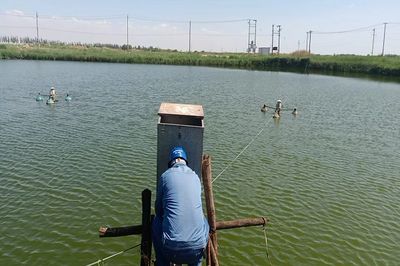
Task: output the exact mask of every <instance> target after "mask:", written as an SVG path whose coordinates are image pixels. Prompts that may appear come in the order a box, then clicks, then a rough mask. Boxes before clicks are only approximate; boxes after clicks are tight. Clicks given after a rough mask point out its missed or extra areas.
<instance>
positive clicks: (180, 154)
mask: <svg viewBox="0 0 400 266" xmlns="http://www.w3.org/2000/svg"><path fill="white" fill-rule="evenodd" d="M178 158H181V159H184V160H185V161H186V163H187V156H186V152H185V149H184V148H183V147H181V146H177V147H174V148H172V150H171V152H170V154H169V165H170V166H171V163H172V161H173V160H175V159H178Z"/></svg>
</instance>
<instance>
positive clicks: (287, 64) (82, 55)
mask: <svg viewBox="0 0 400 266" xmlns="http://www.w3.org/2000/svg"><path fill="white" fill-rule="evenodd" d="M0 59H30V60H65V61H87V62H116V63H136V64H165V65H195V66H214V67H227V68H243V69H256V70H281V71H299V72H308V71H320V72H330V73H365V74H373V75H382V76H400V57H399V56H384V57H382V56H355V55H337V56H322V55H309V54H308V53H294V54H291V55H280V56H275V55H274V56H265V55H258V54H237V53H236V54H235V53H204V52H202V53H197V52H194V53H187V52H171V51H153V52H152V51H139V50H130V51H125V50H121V49H111V48H100V47H76V46H50V45H47V46H40V47H38V46H29V45H4V44H2V45H0Z"/></svg>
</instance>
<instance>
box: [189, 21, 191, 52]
mask: <svg viewBox="0 0 400 266" xmlns="http://www.w3.org/2000/svg"><path fill="white" fill-rule="evenodd" d="M191 50H192V21H191V20H190V21H189V53H190V52H191Z"/></svg>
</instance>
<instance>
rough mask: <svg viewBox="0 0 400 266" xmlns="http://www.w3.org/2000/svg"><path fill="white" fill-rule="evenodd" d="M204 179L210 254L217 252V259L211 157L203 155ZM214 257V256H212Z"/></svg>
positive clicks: (216, 255) (216, 253)
mask: <svg viewBox="0 0 400 266" xmlns="http://www.w3.org/2000/svg"><path fill="white" fill-rule="evenodd" d="M201 170H202V177H203V186H204V195H205V199H206V208H207V217H208V224H209V225H210V240H211V241H210V242H209V244H210V243H212V245H213V247H212V248H211V249H210V253H213V252H215V254H214V255H215V257H218V239H217V226H216V223H217V222H216V220H217V218H216V213H215V205H214V194H213V190H212V173H211V157H210V156H209V155H206V154H205V155H203V161H202V169H201ZM210 255H211V256H214V255H213V254H210ZM213 265H215V264H213Z"/></svg>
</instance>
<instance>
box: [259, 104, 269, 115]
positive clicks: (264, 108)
mask: <svg viewBox="0 0 400 266" xmlns="http://www.w3.org/2000/svg"><path fill="white" fill-rule="evenodd" d="M266 111H268V107H267V106H266V105H265V104H264V106H263V107H262V108H261V112H263V113H265V112H266Z"/></svg>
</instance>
